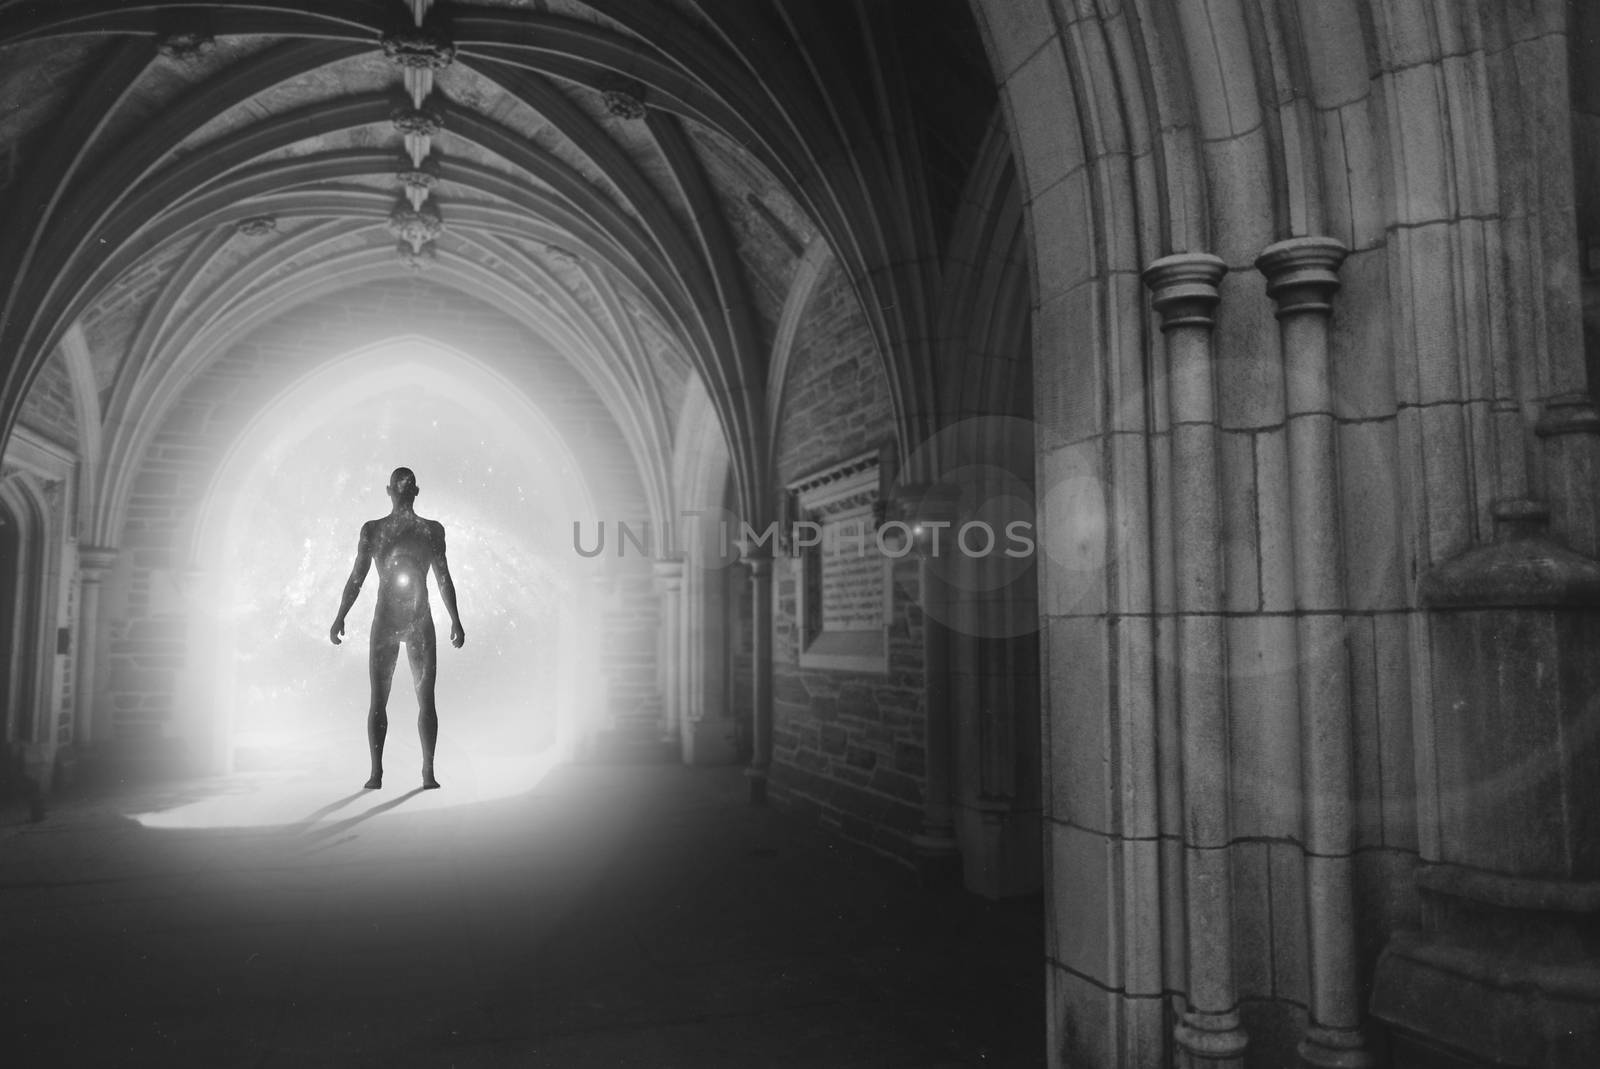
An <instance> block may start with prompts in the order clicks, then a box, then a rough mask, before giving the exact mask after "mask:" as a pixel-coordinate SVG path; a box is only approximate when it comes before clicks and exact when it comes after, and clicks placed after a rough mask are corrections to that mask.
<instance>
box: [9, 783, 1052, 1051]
mask: <svg viewBox="0 0 1600 1069" xmlns="http://www.w3.org/2000/svg"><path fill="white" fill-rule="evenodd" d="M743 791H744V782H743V779H742V777H741V776H740V775H739V773H738V771H737V770H731V769H712V770H695V769H686V768H681V767H677V766H632V767H617V766H595V765H583V766H563V767H558V768H556V769H554V770H553V771H552V772H550V774H549V775H548V776H546V777H545V779H544V780H543V781H542V782H541V783H540V785H539V786H538V787H537V788H536V789H535V790H534V791H532V792H530V793H526V794H523V795H521V796H518V797H507V798H499V799H491V800H480V801H474V802H471V803H469V804H452V800H451V797H450V782H449V781H448V780H446V783H445V790H443V791H437V792H427V793H421V792H415V791H411V790H410V787H409V784H408V783H403V782H402V778H401V777H399V776H391V784H390V786H389V787H387V788H386V789H385V790H383V791H382V792H360V791H356V792H354V793H352V792H351V791H350V790H349V789H348V788H347V787H346V786H345V785H344V784H342V783H341V784H337V785H334V784H329V783H325V782H318V781H317V780H316V779H314V778H312V777H302V778H299V779H289V778H285V777H282V776H280V777H277V778H272V777H256V778H253V779H252V778H245V779H234V780H228V781H211V782H207V783H200V784H190V785H186V786H184V787H182V788H177V789H171V788H169V789H167V790H165V791H154V790H146V791H144V792H140V793H135V794H132V795H128V796H123V797H120V798H116V799H112V798H107V797H101V798H98V799H97V798H80V799H77V800H73V801H67V802H64V803H62V804H59V805H57V806H55V807H53V808H52V809H51V811H50V813H49V814H48V816H47V817H46V819H45V820H44V821H43V822H41V823H29V822H27V820H26V816H25V814H23V813H21V812H18V811H16V810H14V809H13V810H7V811H5V813H4V814H3V816H4V823H3V824H0V947H3V948H4V949H3V951H0V962H3V965H0V1006H3V1007H4V1009H5V1017H6V1018H7V1019H8V1023H7V1024H5V1025H4V1026H3V1028H4V1033H3V1034H0V1051H4V1052H5V1064H6V1065H8V1066H19V1067H32V1066H55V1065H61V1066H123V1065H128V1066H132V1065H160V1066H164V1067H170V1066H204V1067H206V1069H224V1067H229V1066H249V1067H277V1066H285V1067H288V1066H295V1067H314V1066H341V1067H343V1066H352V1067H359V1066H383V1067H386V1069H387V1067H395V1066H413V1065H415V1066H463V1067H465V1066H506V1067H512V1066H515V1067H524V1066H553V1067H566V1066H573V1067H586V1066H608V1067H631V1066H641V1067H643V1066H649V1067H652V1069H670V1067H696V1069H698V1067H702V1066H704V1067H721V1066H729V1067H732V1066H738V1067H740V1069H749V1067H752V1066H782V1067H801V1066H817V1067H830V1069H831V1067H840V1069H855V1067H869V1066H870V1067H940V1069H943V1067H953V1066H1004V1067H1012V1066H1015V1067H1032V1066H1037V1065H1040V1064H1042V1054H1043V968H1042V947H1043V938H1042V931H1041V921H1040V919H1039V918H1040V906H1039V903H1038V901H1037V900H1034V901H1029V902H1020V903H1005V904H999V905H996V904H990V903H985V902H983V901H982V900H980V899H977V898H975V897H973V896H970V895H967V894H965V893H964V892H962V891H960V890H959V889H956V888H948V889H930V890H924V889H920V888H919V887H918V886H917V884H916V881H915V880H914V878H913V877H912V875H911V874H910V873H909V872H908V871H906V870H905V869H902V868H900V867H899V866H896V865H894V864H892V863H890V862H888V861H885V860H883V859H880V858H877V857H875V856H873V855H870V854H868V853H865V852H864V851H862V850H859V849H857V848H855V847H852V846H849V845H848V844H844V843H840V842H836V841H834V840H832V839H831V838H830V837H828V836H826V835H824V834H822V833H821V832H820V831H818V830H816V829H813V828H811V827H809V826H807V825H804V824H802V823H800V822H798V821H796V820H793V819H791V818H788V817H785V816H783V815H781V814H777V813H773V812H771V811H767V810H760V809H753V808H751V807H749V806H748V805H745V804H744V803H743V801H742V798H743ZM241 813H253V814H255V815H256V818H257V819H254V820H246V819H242V818H241V817H240V816H239V814H241ZM129 814H144V815H145V816H144V820H145V821H146V822H147V823H140V822H139V821H138V820H135V819H131V818H130V816H129ZM262 814H265V816H262ZM185 823H187V824H190V825H201V826H192V827H166V826H159V825H162V824H167V825H171V824H185ZM225 823H232V824H244V825H247V826H243V827H237V826H236V827H219V826H215V825H218V824H225ZM147 824H151V825H158V826H147ZM207 824H210V825H213V826H204V825H207ZM18 1051H20V1052H21V1053H22V1054H23V1056H22V1057H21V1058H20V1059H19V1058H14V1057H13V1052H18Z"/></svg>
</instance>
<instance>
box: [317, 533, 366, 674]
mask: <svg viewBox="0 0 1600 1069" xmlns="http://www.w3.org/2000/svg"><path fill="white" fill-rule="evenodd" d="M370 535H371V531H370V530H369V525H368V524H365V523H364V524H362V525H361V540H360V542H358V543H357V544H356V562H355V564H353V565H351V567H350V578H348V579H346V580H345V581H344V595H343V596H342V597H341V598H340V599H339V615H338V616H335V617H334V618H333V626H332V627H330V628H329V629H328V638H329V639H330V640H331V641H332V642H333V644H334V645H335V646H337V645H339V636H340V635H342V634H344V617H345V614H346V613H348V612H349V611H350V606H352V605H354V604H355V603H356V595H357V594H360V593H361V584H362V582H363V581H364V580H365V579H366V578H367V569H368V568H371V567H372V539H371V537H370Z"/></svg>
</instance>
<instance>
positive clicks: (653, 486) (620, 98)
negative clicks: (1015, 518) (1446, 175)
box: [0, 0, 994, 543]
mask: <svg viewBox="0 0 1600 1069" xmlns="http://www.w3.org/2000/svg"><path fill="white" fill-rule="evenodd" d="M901 7H904V5H901ZM935 9H937V10H935ZM952 27H953V28H954V29H952ZM976 50H977V41H976V35H975V34H974V33H972V32H971V24H970V16H969V15H968V14H967V12H966V10H965V7H964V5H962V4H960V3H956V2H953V0H950V2H946V0H941V2H940V3H938V4H935V5H931V6H930V7H927V8H922V9H919V10H918V12H917V13H916V17H915V18H913V17H912V16H911V15H910V13H908V12H907V11H905V10H900V9H897V8H891V7H888V6H885V7H881V8H880V7H878V6H874V5H860V6H853V5H842V4H841V5H815V4H789V3H781V2H771V3H766V2H762V3H726V2H719V0H698V2H687V0H686V2H681V3H654V4H640V3H637V2H633V0H593V2H588V3H582V4H580V3H561V4H556V3H547V2H543V0H530V2H527V3H509V4H501V3H497V4H467V3H453V2H449V3H431V2H429V0H409V2H408V0H332V2H319V3H315V4H312V3H308V2H307V3H296V2H245V3H227V4H223V3H211V2H182V0H180V2H167V3H125V2H115V3H113V2H105V0H100V2H85V3H64V4H53V5H49V6H48V7H45V6H43V5H39V4H34V3H30V2H27V0H11V2H0V57H4V59H5V60H6V63H5V65H4V66H5V69H6V70H7V71H8V73H7V74H6V75H5V76H4V81H3V83H0V94H4V96H5V97H6V99H8V100H11V99H14V100H18V101H22V100H27V101H28V106H26V107H19V108H17V109H15V110H13V111H11V112H10V113H9V115H8V117H7V118H6V119H5V120H4V122H5V127H6V129H5V131H4V133H5V135H6V137H5V140H6V143H7V144H8V145H11V146H13V156H12V161H11V162H12V164H13V166H11V167H10V168H8V169H7V170H6V171H4V172H3V173H0V178H4V181H5V184H4V187H3V188H4V191H5V195H6V198H7V200H8V202H9V210H8V211H7V213H6V220H5V222H4V224H3V225H0V264H3V266H0V292H3V294H4V305H3V306H0V351H4V352H6V353H7V354H10V355H11V360H10V362H9V364H8V366H7V368H6V370H5V378H4V381H3V385H0V419H3V422H0V430H4V431H6V432H9V429H10V427H11V425H12V422H13V421H14V419H15V416H16V412H17V409H18V405H19V403H20V400H21V398H22V397H23V396H24V394H25V392H26V390H27V387H28V386H29V384H30V383H31V381H32V380H33V378H34V376H35V375H36V374H37V373H38V371H39V369H40V368H41V367H42V366H43V365H44V364H45V362H46V361H47V360H48V359H49V358H50V356H51V354H52V353H53V352H54V351H55V350H56V349H57V348H58V347H59V346H61V345H62V344H63V342H64V341H65V340H67V339H68V338H69V337H79V336H81V338H82V339H83V341H84V343H85V345H86V347H87V350H88V356H89V360H90V362H91V364H92V366H93V368H94V372H95V374H94V377H95V383H96V386H97V388H98V391H99V398H98V400H99V412H100V415H101V417H102V422H103V425H104V431H103V438H104V445H103V454H104V456H105V457H107V458H115V457H128V458H132V457H137V456H139V455H140V454H141V452H142V450H144V449H145V448H146V447H147V446H148V444H149V440H150V436H151V435H152V434H153V433H154V432H155V428H157V427H158V426H160V424H161V422H162V420H163V417H164V413H165V412H166V411H167V409H168V408H170V406H171V405H172V404H173V403H174V402H175V400H176V399H177V398H178V397H179V396H180V395H181V393H182V391H183V389H184V387H185V385H186V384H187V383H189V382H191V381H192V380H193V379H194V377H195V375H197V374H198V373H199V372H200V371H201V370H202V369H203V368H204V367H205V366H206V364H207V362H208V361H210V360H212V359H214V358H215V357H216V355H217V354H219V353H222V352H225V351H227V349H228V348H229V347H230V346H231V345H233V344H235V343H236V342H238V341H239V340H240V339H241V338H245V337H248V336H249V335H250V333H251V332H252V331H254V330H256V329H258V328H260V327H261V326H262V325H263V324H267V323H270V322H271V321H273V320H275V319H280V318H282V317H285V316H292V315H294V314H295V310H296V309H297V308H300V307H302V306H303V305H305V304H306V302H308V301H310V300H312V299H313V298H318V297H326V296H327V295H328V294H329V293H330V292H336V291H340V290H344V289H350V288H354V287H367V286H372V285H379V286H382V285H384V284H385V283H386V282H387V281H400V280H403V279H404V278H405V277H406V276H408V275H409V274H411V273H412V272H413V271H421V272H423V273H424V274H425V275H426V276H427V277H428V278H429V279H430V280H431V281H434V282H436V283H437V284H438V285H440V286H443V287H446V288H448V289H451V290H454V291H457V292H460V293H462V294H464V295H468V296H470V297H472V298H474V299H476V300H478V301H481V302H484V303H486V304H488V305H490V306H492V307H494V308H495V309H496V310H498V311H499V312H501V313H503V314H505V315H506V316H508V317H510V318H512V319H514V320H516V321H517V322H518V323H520V324H522V325H523V326H524V327H525V328H526V330H527V331H528V332H529V333H530V335H531V336H533V337H535V338H538V339H540V340H541V341H542V342H543V343H545V344H547V345H548V346H549V347H550V348H552V349H555V350H557V351H559V352H560V353H562V354H563V355H564V356H565V357H566V358H567V359H568V360H570V361H571V362H572V363H573V364H574V365H575V366H576V367H577V368H578V369H579V370H580V371H581V373H582V374H583V376H584V377H585V378H586V379H587V380H588V382H589V384H590V386H591V387H592V388H593V389H594V390H595V391H596V393H597V394H598V395H599V396H600V397H601V398H602V399H603V400H604V402H605V404H606V406H607V408H608V409H609V410H610V412H611V414H612V416H613V418H614V419H615V421H616V423H617V426H618V427H619V428H620V431H621V434H622V435H623V437H624V438H625V439H626V441H627V444H628V447H629V449H630V451H631V452H632V455H633V456H634V458H635V460H636V462H637V464H638V467H639V471H640V475H641V480H642V483H643V485H644V487H645V493H646V496H647V498H648V508H649V512H650V513H651V514H652V515H654V516H656V517H658V518H663V519H664V518H665V517H667V516H669V515H670V513H671V510H672V503H671V500H670V498H671V495H672V490H671V473H670V471H669V470H668V464H667V462H666V460H665V459H664V458H668V457H670V456H671V455H672V448H673V446H672V440H673V430H674V428H673V420H674V418H675V416H676V413H677V412H678V411H679V410H680V409H681V407H682V406H681V399H682V398H683V396H685V390H686V387H687V384H688V381H689V380H690V378H691V377H693V378H698V379H699V380H701V381H702V382H703V383H704V384H705V387H706V391H707V395H708V396H709V398H710V400H711V405H712V410H713V413H714V415H715V418H716V420H717V422H718V423H719V424H720V426H721V427H722V430H723V434H724V436H725V437H726V439H727V441H728V442H729V443H730V446H731V448H730V463H731V470H732V475H733V480H734V488H735V493H736V498H737V501H738V504H739V506H740V508H741V509H742V511H743V512H744V513H745V514H746V515H747V516H748V517H750V518H751V519H752V520H753V521H762V520H764V519H765V511H766V510H767V509H768V508H769V507H770V500H771V494H770V493H768V492H767V481H768V479H769V472H768V466H769V457H768V456H767V451H768V448H769V446H768V443H769V441H770V431H769V428H768V422H769V419H770V414H769V412H768V411H767V402H768V396H769V393H770V391H771V390H772V389H773V386H774V384H773V383H771V382H769V379H768V376H769V371H768V366H767V365H768V362H769V359H770V354H771V353H772V352H773V351H774V338H775V337H776V336H777V335H778V333H779V330H780V325H781V323H780V321H781V320H782V317H783V310H784V307H785V304H786V302H787V301H788V300H789V298H790V296H791V290H792V287H793V286H794V285H795V283H796V281H797V276H798V278H799V280H801V281H803V280H804V278H805V277H806V276H807V271H806V270H805V264H806V263H808V262H809V261H807V260H806V259H805V254H806V250H807V248H808V247H812V248H821V247H823V246H826V247H827V248H829V249H831V251H832V254H833V255H834V256H835V257H837V258H838V260H839V261H840V263H841V266H842V267H843V268H844V269H845V272H846V275H847V277H848V278H850V279H851V283H852V285H853V287H854V288H855V290H856V294H857V297H858V299H859V301H860V305H861V308H862V309H863V312H864V314H865V316H866V318H867V321H868V323H869V326H870V329H871V331H872V333H873V336H874V340H875V342H876V344H877V348H878V350H879V355H880V358H881V359H882V361H883V364H884V367H885V369H886V372H887V374H888V379H889V382H890V384H891V388H892V393H893V397H894V405H895V415H896V421H897V427H896V433H897V436H898V437H899V438H900V439H901V446H902V449H901V453H902V455H910V454H911V448H910V447H911V446H912V445H914V444H915V443H916V442H918V441H920V440H922V438H924V437H925V436H926V433H927V432H928V430H929V429H930V428H931V427H932V425H933V424H934V423H935V422H936V421H937V419H938V418H939V412H940V407H939V405H938V404H937V403H936V398H935V392H936V376H935V375H934V374H933V373H932V372H931V370H930V369H931V368H932V366H933V364H934V362H935V360H936V358H937V353H936V350H937V348H938V346H937V343H936V342H935V341H934V340H933V339H935V338H936V337H937V336H938V332H939V323H938V318H937V305H938V299H937V298H938V292H939V291H938V284H939V279H940V275H941V268H940V259H941V255H942V251H943V246H944V244H946V243H947V242H948V240H949V237H950V232H951V230H952V228H953V219H954V216H955V213H956V211H957V210H958V208H959V203H958V201H959V197H960V193H961V188H962V184H963V183H964V182H965V181H966V178H967V172H968V171H969V170H970V167H971V165H972V161H973V159H974V158H975V157H976V155H977V152H978V146H979V142H980V140H981V139H982V137H983V135H984V133H985V130H986V128H987V127H988V125H989V123H990V121H991V119H992V114H993V101H994V97H993V91H992V88H991V83H990V80H989V78H988V75H987V71H986V68H985V65H984V63H983V60H982V57H981V55H980V54H978V53H977V51H976ZM869 59H870V60H871V62H870V63H869V62H866V61H867V60H869ZM858 61H860V62H858ZM869 69H870V70H873V71H875V72H876V73H875V75H874V76H873V77H871V78H867V77H865V76H864V75H863V73H862V72H863V71H866V70H869ZM935 75H936V76H935ZM63 86H70V87H71V88H70V90H69V91H62V88H61V87H63ZM913 86H916V88H917V91H916V92H915V93H913V92H912V89H913ZM929 86H937V88H936V89H933V90H929V89H928V87H929ZM397 237H398V238H399V239H400V241H399V248H398V250H397V244H396V238H397ZM819 242H820V243H822V244H821V245H819V244H818V243H819ZM815 258H816V257H815V253H813V256H812V257H811V259H812V260H815ZM74 328H78V330H77V332H75V333H69V332H74ZM907 474H908V475H910V476H912V477H913V478H916V477H919V476H922V477H926V476H928V475H931V474H932V473H931V472H927V473H907ZM132 477H133V475H132V466H131V465H128V466H123V467H120V468H119V466H118V465H117V464H116V463H114V462H111V463H106V464H105V465H103V474H102V475H101V477H100V478H101V481H100V485H99V486H96V487H90V488H88V489H89V490H90V496H91V500H92V502H93V505H92V511H93V520H92V525H93V530H92V532H91V533H92V537H93V538H94V539H95V540H96V541H97V542H101V543H108V542H110V541H112V540H114V539H115V538H116V536H117V532H118V531H119V530H120V525H121V523H122V519H123V517H124V514H125V511H126V505H127V499H128V495H129V492H130V488H129V481H130V480H131V478H132Z"/></svg>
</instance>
